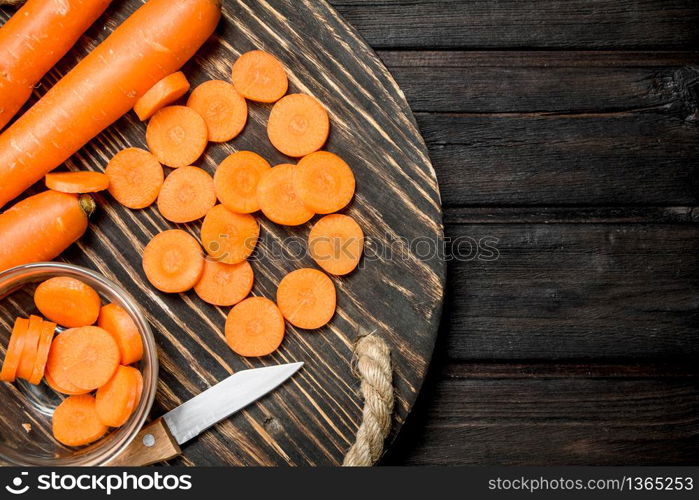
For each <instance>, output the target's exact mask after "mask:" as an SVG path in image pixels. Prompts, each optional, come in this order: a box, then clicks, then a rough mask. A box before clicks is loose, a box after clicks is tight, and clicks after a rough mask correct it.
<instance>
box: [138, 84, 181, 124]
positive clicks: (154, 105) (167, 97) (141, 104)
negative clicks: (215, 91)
mask: <svg viewBox="0 0 699 500" xmlns="http://www.w3.org/2000/svg"><path fill="white" fill-rule="evenodd" d="M188 91H189V81H187V77H186V76H184V73H182V72H181V71H178V72H177V73H173V74H171V75H168V76H166V77H165V78H163V79H162V80H160V81H159V82H158V83H156V84H155V85H153V87H151V89H150V90H148V92H146V93H145V94H143V96H141V98H140V99H139V100H138V101H136V105H135V106H134V107H133V110H134V111H135V112H136V114H137V115H138V118H139V119H140V120H141V121H143V122H144V121H146V120H147V119H148V118H150V117H151V116H153V115H154V114H155V113H157V112H158V111H159V110H160V109H162V108H164V107H165V106H169V105H170V104H172V103H173V102H175V101H176V100H177V99H179V98H180V97H182V96H183V95H185V94H186V93H187V92H188Z"/></svg>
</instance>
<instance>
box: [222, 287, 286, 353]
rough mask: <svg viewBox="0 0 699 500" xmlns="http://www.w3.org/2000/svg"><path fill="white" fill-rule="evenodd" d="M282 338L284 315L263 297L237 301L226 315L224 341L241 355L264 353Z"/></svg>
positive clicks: (270, 349)
mask: <svg viewBox="0 0 699 500" xmlns="http://www.w3.org/2000/svg"><path fill="white" fill-rule="evenodd" d="M282 340H284V317H283V316H282V313H281V312H280V311H279V308H278V307H277V306H276V305H275V304H274V302H272V301H271V300H269V299H266V298H264V297H251V298H249V299H245V300H244V301H242V302H240V303H239V304H237V305H236V306H235V307H233V309H231V312H230V313H229V314H228V318H227V319H226V341H227V342H228V345H229V347H230V348H231V349H232V350H233V351H234V352H236V353H238V354H240V355H241V356H246V357H255V356H266V355H268V354H271V353H273V352H274V351H275V350H277V348H278V347H279V346H280V345H281V343H282Z"/></svg>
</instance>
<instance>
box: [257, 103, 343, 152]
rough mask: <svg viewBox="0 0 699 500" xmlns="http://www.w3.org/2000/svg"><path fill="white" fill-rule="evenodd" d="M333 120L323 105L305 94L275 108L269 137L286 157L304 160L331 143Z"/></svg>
mask: <svg viewBox="0 0 699 500" xmlns="http://www.w3.org/2000/svg"><path fill="white" fill-rule="evenodd" d="M329 133H330V118H329V117H328V112H327V111H326V110H325V108H324V107H323V105H322V104H321V103H319V102H318V101H317V100H316V99H315V98H313V97H311V96H309V95H305V94H291V95H288V96H286V97H284V98H282V99H281V100H280V101H279V102H277V103H276V104H275V105H274V107H273V108H272V112H271V113H270V115H269V122H268V123H267V135H268V136H269V140H270V141H271V143H272V145H273V146H274V147H275V148H277V149H278V150H279V151H281V152H282V153H284V154H285V155H287V156H293V157H295V158H296V157H301V156H306V155H309V154H311V153H313V152H315V151H318V150H319V149H320V148H322V147H323V144H325V142H326V141H327V140H328V134H329Z"/></svg>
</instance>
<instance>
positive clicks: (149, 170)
mask: <svg viewBox="0 0 699 500" xmlns="http://www.w3.org/2000/svg"><path fill="white" fill-rule="evenodd" d="M104 173H105V174H107V177H109V194H111V195H112V196H113V197H114V199H115V200H116V201H118V202H119V203H121V204H122V205H124V206H125V207H127V208H132V209H139V208H146V207H149V206H151V205H152V204H153V202H155V200H156V199H157V198H158V194H160V188H161V187H162V185H163V181H164V180H165V174H164V173H163V166H162V165H161V164H160V162H159V161H158V159H157V158H156V157H155V156H154V155H153V154H151V153H149V152H148V151H144V150H143V149H139V148H127V149H124V150H122V151H119V152H118V153H117V154H116V155H115V156H114V158H112V159H111V161H110V162H109V163H108V164H107V168H106V169H105V170H104Z"/></svg>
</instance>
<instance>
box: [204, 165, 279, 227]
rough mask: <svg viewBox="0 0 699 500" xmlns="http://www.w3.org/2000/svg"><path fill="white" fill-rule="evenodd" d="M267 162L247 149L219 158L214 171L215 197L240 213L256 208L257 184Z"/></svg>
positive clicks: (267, 168) (252, 210)
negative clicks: (223, 158) (219, 161)
mask: <svg viewBox="0 0 699 500" xmlns="http://www.w3.org/2000/svg"><path fill="white" fill-rule="evenodd" d="M270 168H272V167H271V165H270V164H269V163H268V162H267V160H265V159H264V158H262V157H261V156H260V155H258V154H256V153H253V152H251V151H238V152H237V153H233V154H232V155H230V156H229V157H228V158H226V159H225V160H223V161H222V162H221V164H220V165H219V166H218V168H217V169H216V173H215V174H214V187H215V188H216V196H217V197H218V200H219V201H220V202H221V203H223V204H224V205H225V206H226V208H228V209H229V210H232V211H234V212H238V213H240V214H251V213H253V212H257V211H258V210H259V209H260V204H259V203H258V202H257V185H258V183H259V182H260V179H261V178H262V176H263V175H264V173H265V172H267V171H268V170H269V169H270Z"/></svg>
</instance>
